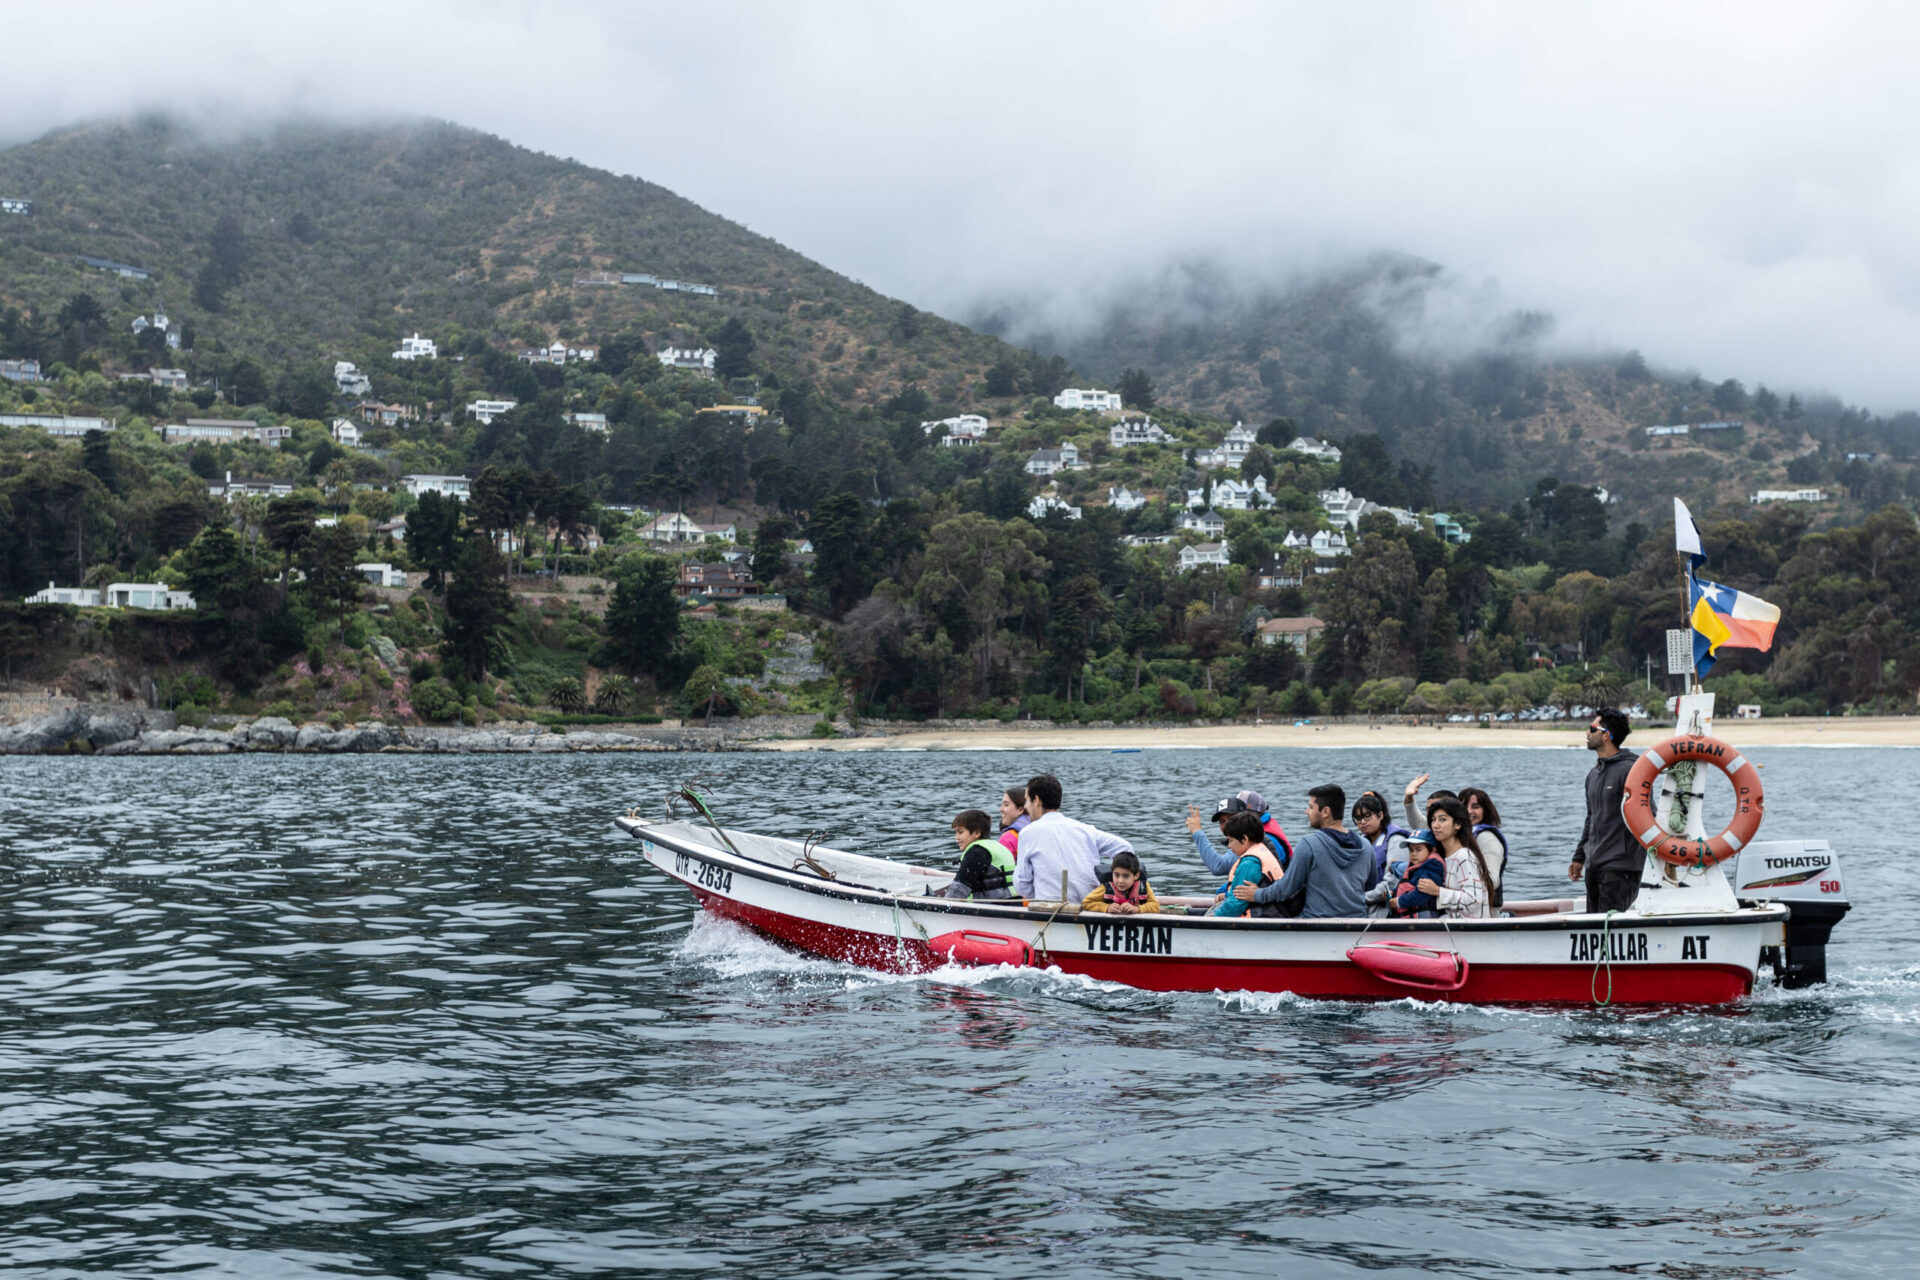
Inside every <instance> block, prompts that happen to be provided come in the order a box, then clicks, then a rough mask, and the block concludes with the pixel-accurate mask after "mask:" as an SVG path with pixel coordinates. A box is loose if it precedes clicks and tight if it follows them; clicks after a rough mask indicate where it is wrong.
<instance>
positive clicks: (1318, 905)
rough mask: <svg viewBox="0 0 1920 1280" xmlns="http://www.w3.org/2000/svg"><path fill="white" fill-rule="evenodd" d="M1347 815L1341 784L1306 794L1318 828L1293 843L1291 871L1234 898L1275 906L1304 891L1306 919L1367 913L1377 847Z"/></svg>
mask: <svg viewBox="0 0 1920 1280" xmlns="http://www.w3.org/2000/svg"><path fill="white" fill-rule="evenodd" d="M1346 816H1347V793H1346V792H1345V791H1342V790H1341V789H1340V788H1339V787H1336V786H1334V785H1333V784H1332V783H1327V784H1325V785H1323V786H1318V787H1315V788H1314V789H1313V790H1311V791H1309V792H1307V825H1308V826H1309V827H1311V828H1313V829H1312V830H1311V831H1309V832H1307V834H1306V835H1304V836H1301V837H1300V839H1299V840H1297V841H1295V842H1294V846H1293V861H1292V862H1291V863H1289V864H1288V865H1287V874H1286V875H1284V876H1282V877H1281V878H1280V879H1279V880H1278V881H1276V882H1274V883H1273V884H1270V885H1268V886H1266V887H1265V888H1264V889H1256V888H1254V887H1253V886H1252V885H1248V884H1243V885H1240V886H1238V887H1237V888H1235V889H1234V891H1233V896H1234V897H1236V898H1239V899H1240V900H1241V901H1243V902H1258V903H1268V904H1271V903H1276V902H1284V901H1286V900H1287V899H1289V898H1293V897H1296V896H1299V895H1302V894H1304V895H1305V897H1306V902H1305V905H1304V906H1302V907H1301V909H1300V918H1301V919H1302V920H1313V919H1324V918H1326V917H1329V916H1344V917H1364V916H1365V915H1366V914H1367V890H1368V889H1371V888H1372V887H1373V885H1374V882H1375V881H1376V880H1378V879H1379V878H1380V873H1379V871H1378V869H1377V868H1376V867H1375V866H1374V864H1373V845H1372V844H1370V843H1368V842H1367V841H1366V840H1365V839H1363V838H1361V837H1360V836H1359V835H1357V834H1355V833H1354V832H1351V831H1349V830H1347V828H1346V826H1345V825H1344V824H1345V819H1346Z"/></svg>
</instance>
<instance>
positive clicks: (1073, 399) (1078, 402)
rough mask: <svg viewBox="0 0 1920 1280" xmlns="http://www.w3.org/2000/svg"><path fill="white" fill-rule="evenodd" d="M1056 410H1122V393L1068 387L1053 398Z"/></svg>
mask: <svg viewBox="0 0 1920 1280" xmlns="http://www.w3.org/2000/svg"><path fill="white" fill-rule="evenodd" d="M1053 403H1054V407H1055V408H1059V409H1112V410H1116V411H1117V410H1118V409H1119V408H1120V393H1119V392H1117V391H1094V390H1091V389H1082V388H1080V387H1068V388H1067V389H1066V390H1065V391H1062V392H1061V393H1060V394H1059V395H1057V396H1055V397H1054V398H1053Z"/></svg>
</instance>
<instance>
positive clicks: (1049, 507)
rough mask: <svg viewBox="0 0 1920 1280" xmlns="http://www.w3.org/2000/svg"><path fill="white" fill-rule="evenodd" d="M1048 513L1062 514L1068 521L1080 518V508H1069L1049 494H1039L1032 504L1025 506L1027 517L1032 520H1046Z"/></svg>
mask: <svg viewBox="0 0 1920 1280" xmlns="http://www.w3.org/2000/svg"><path fill="white" fill-rule="evenodd" d="M1049 511H1059V512H1062V513H1064V514H1065V515H1066V517H1067V519H1069V520H1078V519H1079V518H1080V508H1078V507H1075V506H1070V505H1069V504H1067V503H1066V502H1063V501H1062V500H1061V499H1059V498H1057V497H1055V496H1054V495H1053V494H1051V493H1043V494H1040V495H1039V496H1037V497H1035V498H1034V500H1033V501H1032V502H1029V503H1028V504H1027V515H1028V517H1029V518H1031V519H1034V520H1044V519H1046V518H1047V513H1048V512H1049Z"/></svg>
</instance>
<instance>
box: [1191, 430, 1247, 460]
mask: <svg viewBox="0 0 1920 1280" xmlns="http://www.w3.org/2000/svg"><path fill="white" fill-rule="evenodd" d="M1258 438H1259V437H1258V435H1257V433H1255V432H1254V431H1253V430H1252V428H1250V427H1248V426H1247V425H1246V424H1245V423H1240V422H1236V423H1234V424H1233V429H1232V430H1231V431H1229V432H1227V438H1226V439H1225V440H1222V441H1221V442H1220V443H1219V444H1217V445H1215V446H1214V447H1213V448H1211V449H1201V450H1196V451H1195V452H1194V455H1193V465H1194V466H1196V467H1206V468H1213V467H1237V466H1239V465H1240V464H1241V463H1243V462H1245V461H1246V460H1247V454H1248V453H1250V452H1252V450H1253V445H1254V441H1255V440H1257V439H1258Z"/></svg>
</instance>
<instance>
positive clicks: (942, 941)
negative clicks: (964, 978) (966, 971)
mask: <svg viewBox="0 0 1920 1280" xmlns="http://www.w3.org/2000/svg"><path fill="white" fill-rule="evenodd" d="M927 947H928V949H929V950H931V951H932V952H933V953H934V954H935V955H944V956H946V957H947V958H948V959H949V960H951V961H953V962H954V963H955V964H1015V965H1030V964H1032V963H1033V948H1032V947H1030V946H1028V945H1027V944H1026V943H1024V942H1022V941H1020V939H1018V938H1009V937H1008V936H1007V935H1006V934H1004V933H982V932H980V931H979V930H977V929H960V930H957V931H955V932H953V933H943V934H941V935H940V936H939V937H937V938H929V939H927Z"/></svg>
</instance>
